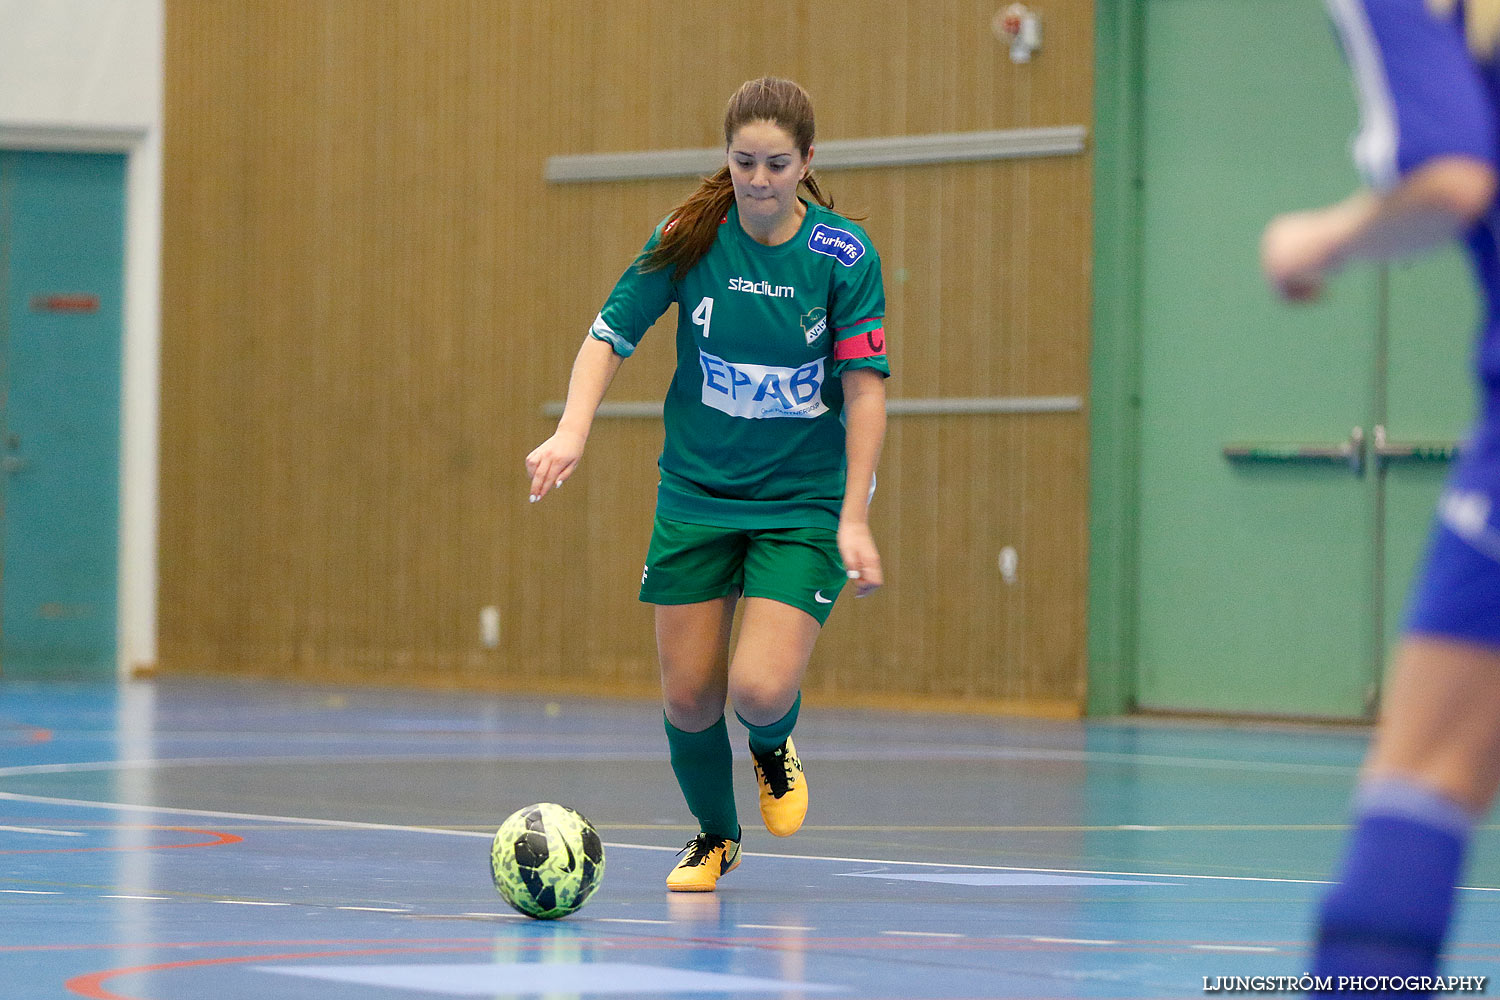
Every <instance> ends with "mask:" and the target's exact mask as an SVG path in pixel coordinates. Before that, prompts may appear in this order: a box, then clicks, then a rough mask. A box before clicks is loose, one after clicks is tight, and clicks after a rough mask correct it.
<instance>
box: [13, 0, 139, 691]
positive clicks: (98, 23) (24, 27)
mask: <svg viewBox="0 0 1500 1000" xmlns="http://www.w3.org/2000/svg"><path fill="white" fill-rule="evenodd" d="M163 4H164V0H0V147H5V148H10V149H54V150H56V149H75V150H109V151H116V152H124V153H127V154H129V155H128V167H127V172H126V192H125V196H126V217H125V229H126V232H125V320H124V322H125V330H124V338H125V340H124V344H123V347H124V353H123V379H124V382H123V385H122V387H121V388H122V390H123V391H122V394H121V442H120V465H121V469H120V589H119V592H120V607H119V667H120V670H121V672H122V673H127V674H128V673H129V672H130V671H132V670H133V669H135V668H137V667H146V666H152V665H154V664H155V663H156V589H157V562H156V537H157V502H158V498H157V488H156V483H157V465H158V449H157V440H158V435H157V428H158V425H159V414H160V405H159V397H160V378H159V373H160V357H161V308H160V302H161V204H162V199H161V177H162V171H161V132H162V75H163V56H164V51H163V46H164V42H163V24H164V20H165V14H164V10H163Z"/></svg>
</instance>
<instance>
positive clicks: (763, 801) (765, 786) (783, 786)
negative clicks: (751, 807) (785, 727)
mask: <svg viewBox="0 0 1500 1000" xmlns="http://www.w3.org/2000/svg"><path fill="white" fill-rule="evenodd" d="M751 756H752V757H754V758H755V783H756V784H757V785H759V786H760V818H761V819H763V820H765V821H766V829H767V830H770V831H771V832H772V833H774V834H776V836H778V837H790V836H791V835H792V834H794V833H796V832H797V831H798V830H800V829H801V828H802V818H803V817H804V816H806V815H807V775H805V774H803V773H802V762H801V761H800V760H798V759H797V748H796V746H794V745H793V744H792V740H791V737H787V741H786V742H785V743H783V744H781V746H779V747H777V748H776V749H775V750H772V751H770V752H769V753H755V752H753V751H752V752H751Z"/></svg>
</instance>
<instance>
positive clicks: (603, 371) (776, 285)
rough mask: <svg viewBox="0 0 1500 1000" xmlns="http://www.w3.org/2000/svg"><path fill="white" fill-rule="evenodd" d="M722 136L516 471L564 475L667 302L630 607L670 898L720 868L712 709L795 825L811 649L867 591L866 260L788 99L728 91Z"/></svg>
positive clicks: (730, 814) (719, 784) (721, 758)
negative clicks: (648, 650)
mask: <svg viewBox="0 0 1500 1000" xmlns="http://www.w3.org/2000/svg"><path fill="white" fill-rule="evenodd" d="M724 143H725V153H724V157H725V165H724V167H723V168H721V169H720V170H719V171H718V172H717V173H715V174H714V175H713V176H711V177H709V178H707V179H706V180H705V181H704V182H703V184H702V185H701V186H700V187H699V188H698V190H697V191H696V192H695V193H694V194H693V195H692V196H691V197H690V198H688V199H687V201H685V202H684V203H683V204H681V205H679V206H678V207H677V208H676V209H674V210H673V211H672V212H671V213H670V214H669V215H668V216H667V217H666V218H665V219H664V220H662V222H661V224H660V225H658V226H657V227H656V231H655V232H654V233H652V234H651V238H650V239H648V240H647V241H646V245H645V248H644V249H643V250H642V251H641V253H640V255H639V256H638V257H637V258H636V260H635V262H634V263H633V264H632V265H631V266H630V268H629V269H628V270H627V271H626V272H625V274H624V275H623V276H622V277H621V278H620V280H619V282H618V283H617V284H616V285H615V288H614V291H612V292H611V293H610V295H609V298H608V299H607V300H606V301H605V303H604V308H603V309H602V310H600V312H599V316H598V318H597V319H595V320H594V324H593V327H592V328H591V329H590V331H589V334H588V336H587V337H586V338H585V339H584V343H583V347H582V348H581V349H580V350H579V352H578V357H577V360H576V361H575V362H574V364H573V374H572V379H571V381H570V383H569V385H568V401H567V404H566V407H565V408H564V412H563V415H562V418H561V420H559V421H558V425H557V431H556V433H554V434H553V435H552V437H550V438H548V439H547V441H545V442H544V443H543V444H542V445H541V446H540V447H538V448H537V449H536V450H535V451H533V452H532V453H531V454H530V455H528V456H527V458H526V471H527V474H528V475H529V476H530V478H531V500H532V501H533V502H535V501H537V500H540V499H541V498H543V497H545V496H546V495H547V493H548V492H549V491H550V490H551V489H553V488H555V487H557V486H561V485H562V484H563V482H565V481H566V480H567V479H568V477H569V476H571V475H572V474H573V471H574V470H575V469H576V468H577V466H578V461H579V459H580V458H581V457H582V455H583V449H584V443H585V441H586V440H587V439H588V435H589V428H590V426H591V424H592V421H593V418H594V414H595V411H596V410H597V409H598V406H599V403H600V401H601V400H602V399H603V397H604V393H605V390H606V389H607V388H608V386H609V383H610V380H611V379H612V378H613V377H614V374H615V372H616V371H618V370H619V367H620V364H621V363H622V362H623V361H624V359H625V358H627V357H629V356H630V354H631V353H632V352H633V351H634V350H635V347H636V345H637V344H638V343H639V342H640V340H641V338H642V337H643V336H644V335H645V333H646V331H647V329H649V328H650V327H651V325H652V324H653V323H655V322H656V320H657V319H658V317H660V316H661V315H662V313H663V312H665V311H666V309H667V307H668V306H669V305H671V304H672V303H673V302H675V303H677V368H676V372H675V374H674V375H673V378H672V384H671V386H670V387H669V388H668V390H667V398H666V404H665V406H664V419H665V424H666V441H665V445H664V446H663V449H662V454H661V460H660V463H659V466H660V472H661V483H660V486H659V487H658V491H657V505H656V521H655V525H654V527H653V530H652V534H651V543H650V546H649V549H648V551H647V555H646V566H645V569H644V571H643V572H642V574H641V593H640V597H641V600H642V601H645V602H647V603H650V604H654V605H655V606H656V644H657V652H658V656H659V659H660V661H661V680H662V695H663V701H664V702H665V708H666V710H665V716H666V719H665V722H666V730H667V743H668V746H669V748H670V751H671V759H672V769H673V772H674V773H675V774H676V776H677V782H678V785H679V786H680V787H681V789H682V793H683V797H684V798H685V799H686V800H687V804H688V808H689V809H690V810H691V811H692V813H693V815H694V816H695V817H696V818H697V820H698V823H699V829H700V832H699V834H698V835H697V836H696V837H694V838H693V840H691V841H689V843H688V845H687V847H686V848H684V850H683V854H684V857H683V858H682V861H681V862H680V863H679V864H678V865H677V867H676V868H674V869H673V870H672V872H671V874H670V875H668V877H667V886H668V888H670V889H672V890H674V891H679V892H711V891H713V890H714V889H715V888H716V886H717V884H718V879H719V877H720V876H721V875H724V874H725V873H727V872H729V871H730V870H732V869H733V868H735V867H736V866H737V865H738V864H739V859H740V840H741V832H742V831H741V829H740V825H739V821H738V818H737V816H736V812H735V803H734V787H733V781H732V773H731V756H730V743H729V732H728V728H727V725H726V723H725V719H724V709H725V702H726V699H728V700H729V701H731V702H733V704H734V708H735V711H736V713H737V714H738V716H739V719H740V721H741V722H742V723H744V724H745V727H746V728H747V729H748V730H749V742H750V752H751V755H752V756H753V758H754V762H755V763H754V766H755V775H756V781H757V784H758V786H759V789H760V812H761V818H762V819H763V820H764V822H765V825H766V828H767V829H769V830H770V831H771V832H772V833H774V834H776V835H777V836H782V837H785V836H789V835H791V834H792V833H794V832H796V830H797V829H798V828H799V827H801V825H802V821H803V818H804V816H805V815H806V813H807V802H808V798H807V775H806V773H805V771H804V769H803V767H802V762H801V760H800V759H799V758H798V756H797V752H796V746H795V744H794V743H793V742H792V739H791V735H792V729H793V727H794V726H795V725H796V722H797V715H798V710H799V708H800V706H801V701H802V699H801V693H800V692H801V685H802V677H803V674H804V672H805V671H806V669H807V664H808V660H809V658H810V657H811V655H812V650H813V644H814V643H815V642H816V640H817V637H818V633H819V631H820V630H821V628H822V626H823V623H824V622H825V621H826V620H827V618H828V614H829V612H830V611H831V610H832V608H833V604H834V601H835V600H836V599H837V598H838V595H839V592H840V589H841V588H842V587H843V586H844V584H845V583H846V582H847V581H848V580H852V581H853V582H854V586H855V589H856V591H857V592H858V593H859V595H860V596H863V595H864V594H865V593H868V592H869V591H871V590H873V589H874V588H876V587H878V586H880V585H881V583H882V576H881V569H880V555H879V552H878V551H877V550H876V547H875V542H874V540H873V538H872V536H871V534H870V526H869V504H870V496H871V493H872V492H873V490H874V482H875V465H876V462H877V460H878V458H879V455H880V447H881V443H882V441H883V439H884V436H885V383H884V379H885V377H886V376H888V375H889V374H890V369H889V366H888V365H887V363H886V351H885V332H884V315H885V292H884V288H883V286H882V283H881V275H880V258H879V256H878V255H877V254H876V252H875V248H874V246H872V245H871V243H870V238H869V236H868V235H866V234H865V232H864V230H863V229H861V228H860V227H859V226H857V225H855V224H854V223H853V222H851V221H850V220H848V219H846V218H844V217H843V216H841V215H837V214H835V213H834V212H833V211H832V202H830V201H828V200H827V199H826V198H825V197H824V195H823V193H822V191H821V190H820V188H819V186H818V183H817V181H816V180H815V179H814V177H813V176H812V174H811V172H810V171H811V167H812V158H813V110H812V103H811V101H810V100H809V99H808V96H807V94H806V92H804V91H803V90H802V88H801V87H799V86H797V85H796V84H795V83H793V82H791V81H790V80H781V79H775V78H763V79H759V80H751V81H750V82H748V83H746V84H744V85H743V86H742V87H740V89H739V90H738V91H737V92H736V93H735V94H734V96H733V97H732V98H731V99H730V101H729V107H728V109H727V110H726V112H725V115H724ZM799 189H803V190H805V191H806V192H807V194H808V195H809V196H810V198H811V200H810V201H809V200H804V199H803V198H801V197H799V196H798V191H799ZM741 598H743V605H744V609H743V614H742V618H741V621H740V632H739V640H738V642H737V643H736V644H735V646H734V649H733V651H732V653H731V650H730V642H729V639H730V628H731V625H732V622H733V618H734V613H735V607H736V605H737V604H739V603H740V602H741Z"/></svg>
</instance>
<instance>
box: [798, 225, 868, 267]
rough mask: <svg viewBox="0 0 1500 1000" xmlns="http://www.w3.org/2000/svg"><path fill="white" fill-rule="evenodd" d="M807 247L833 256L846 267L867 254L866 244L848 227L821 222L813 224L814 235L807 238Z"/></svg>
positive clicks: (851, 265) (815, 251)
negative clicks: (836, 227)
mask: <svg viewBox="0 0 1500 1000" xmlns="http://www.w3.org/2000/svg"><path fill="white" fill-rule="evenodd" d="M807 248H808V249H809V250H812V251H813V252H814V253H821V254H825V255H827V256H829V257H832V258H833V259H834V260H836V261H838V262H839V263H840V264H843V265H844V266H845V267H853V266H854V265H855V264H857V263H858V262H859V259H860V258H861V257H863V256H864V255H865V245H864V244H863V243H861V242H860V241H859V237H857V236H855V235H854V234H853V233H851V232H849V230H847V229H835V228H833V227H832V226H825V225H823V224H822V223H821V222H820V223H818V224H817V225H816V226H813V231H812V235H811V236H809V237H808V238H807Z"/></svg>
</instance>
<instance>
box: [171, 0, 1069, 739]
mask: <svg viewBox="0 0 1500 1000" xmlns="http://www.w3.org/2000/svg"><path fill="white" fill-rule="evenodd" d="M995 7H996V4H995V3H994V2H991V3H977V2H972V0H948V2H934V3H923V4H914V3H898V2H890V0H885V2H872V3H867V4H861V5H851V4H843V3H837V2H834V0H803V2H798V3H790V4H786V5H783V6H782V7H781V8H779V9H780V10H782V11H784V12H785V13H784V16H782V17H779V18H760V17H756V18H751V17H745V16H741V15H739V14H736V13H734V12H732V11H727V10H726V9H725V8H723V7H722V6H721V5H718V4H714V3H710V2H707V0H677V2H673V3H667V2H664V0H633V2H626V3H612V4H605V3H599V2H596V0H589V2H585V0H567V2H558V3H541V2H519V0H516V2H509V3H502V2H495V0H429V2H424V3H420V4H419V3H411V2H397V0H384V2H372V0H360V2H355V0H295V2H294V0H259V2H253V3H252V2H248V0H242V2H236V3H227V4H201V3H193V2H188V0H169V3H168V11H167V58H168V71H167V129H166V220H165V222H166V225H165V250H164V253H165V261H164V263H165V289H164V327H165V329H164V334H165V336H164V348H163V451H162V456H163V457H162V460H163V469H162V504H163V507H162V524H161V528H162V530H161V546H162V551H161V566H162V593H161V635H160V649H161V668H162V669H163V670H169V671H213V672H221V673H233V674H257V675H258V674H277V675H282V676H293V677H304V678H309V679H344V680H349V679H361V680H367V681H371V682H377V683H421V684H434V685H443V684H446V685H464V686H511V687H518V688H532V689H547V690H596V689H597V690H606V691H618V692H633V693H649V692H651V691H654V689H655V685H656V668H655V657H654V650H653V638H652V633H651V613H650V609H649V608H647V607H645V606H643V605H640V604H638V603H637V602H636V600H635V596H634V595H635V586H636V584H637V583H638V580H639V566H640V563H641V561H642V559H643V557H644V552H645V545H646V540H647V537H648V534H649V529H650V517H651V511H652V507H653V503H654V490H655V478H656V477H655V468H654V464H655V459H656V455H657V452H658V450H659V448H660V444H661V429H660V426H659V424H657V423H655V422H652V421H631V420H616V421H600V422H599V423H598V424H597V425H596V431H595V434H594V437H593V439H592V440H591V442H590V447H589V452H588V454H587V456H586V458H585V463H584V466H583V468H582V469H581V471H580V473H579V475H578V476H577V477H575V479H574V480H573V481H572V482H571V483H570V484H569V486H568V487H567V488H565V489H564V490H562V491H561V492H560V493H558V494H557V495H556V497H555V498H549V500H548V501H547V502H546V503H543V504H538V505H535V506H532V505H529V504H527V502H526V487H525V481H524V478H523V476H522V470H521V462H522V458H523V457H524V455H525V454H526V452H527V451H528V450H530V448H532V447H534V446H535V445H536V444H537V443H539V442H540V441H541V440H542V439H543V438H544V437H545V436H546V435H547V434H548V433H549V432H550V430H551V421H550V420H547V419H545V418H543V417H542V416H541V414H540V407H541V404H542V403H543V402H544V401H546V400H554V399H560V398H561V397H562V395H563V392H564V390H565V387H566V380H567V373H568V368H569V365H570V364H571V361H572V357H573V354H574V352H575V351H576V349H577V347H578V344H579V343H580V342H581V340H582V337H583V335H584V331H585V330H586V329H587V326H588V324H589V322H590V321H591V320H592V319H593V316H594V313H595V312H596V311H597V309H598V306H599V304H600V303H601V302H602V300H603V297H604V295H605V294H606V293H607V292H608V290H609V288H610V286H611V285H612V284H613V282H614V280H615V279H616V278H617V277H618V275H619V273H620V271H621V270H622V269H623V268H624V267H625V266H626V265H627V264H628V263H629V261H630V259H631V258H632V256H633V255H634V253H635V252H636V251H637V250H638V248H639V246H640V244H641V243H642V242H643V240H644V238H645V237H646V235H647V234H648V233H649V232H650V229H651V227H652V225H653V224H654V223H655V221H656V220H657V219H659V218H660V217H661V216H662V215H664V214H665V213H666V212H667V211H668V210H669V209H670V208H671V206H672V205H673V204H675V203H676V202H677V201H679V200H680V199H681V198H682V197H683V196H685V194H686V193H687V192H688V191H689V189H690V188H691V183H685V182H681V181H650V182H627V183H607V184H592V185H547V184H545V183H544V182H543V181H542V167H543V162H544V160H545V158H546V157H547V156H549V155H556V154H569V153H587V152H611V151H623V150H636V149H661V148H678V147H698V146H708V145H715V144H717V143H719V142H721V141H722V137H721V135H720V134H719V133H720V129H721V126H722V115H723V106H724V102H725V100H726V99H727V97H728V95H729V94H730V93H731V92H732V91H733V90H734V88H735V87H736V86H737V85H738V84H739V83H740V82H741V81H743V80H744V79H747V78H750V77H753V76H757V75H761V74H763V73H777V74H782V75H788V76H792V77H794V78H796V79H798V80H799V81H801V82H802V83H803V84H804V85H805V86H806V87H807V88H808V89H809V91H810V92H811V93H812V95H813V97H814V100H815V103H816V105H817V109H818V117H819V126H820V136H822V137H824V138H860V137H867V136H879V135H892V134H918V133H931V132H949V131H967V130H976V129H992V128H1009V127H1023V126H1038V125H1069V124H1084V125H1088V124H1090V123H1091V121H1092V110H1091V91H1092V64H1093V42H1092V31H1093V23H1092V16H1093V15H1092V5H1091V4H1090V3H1088V2H1087V0H1058V2H1056V3H1054V4H1052V5H1049V6H1048V7H1047V8H1046V9H1045V11H1044V14H1045V17H1046V23H1045V39H1046V48H1045V49H1044V50H1043V52H1042V53H1040V54H1039V55H1038V57H1037V58H1036V60H1035V61H1034V62H1033V63H1031V64H1029V65H1026V66H1015V65H1012V64H1011V63H1010V62H1009V60H1008V58H1007V56H1006V52H1005V49H1004V47H1003V46H1002V45H1001V44H999V43H998V42H997V41H996V40H995V39H994V37H993V36H992V34H991V33H990V28H989V22H990V18H991V17H992V16H993V14H994V11H995ZM823 181H824V184H825V185H826V187H827V188H828V189H829V190H830V191H831V192H832V193H833V194H834V196H835V198H836V199H837V201H838V206H839V208H840V209H841V210H843V211H847V212H851V213H854V214H867V215H868V219H867V221H866V223H865V225H866V228H867V229H868V230H869V232H870V234H871V236H872V238H873V240H874V242H875V245H876V246H877V248H878V249H879V250H880V253H881V256H882V259H883V261H884V264H885V274H886V282H887V295H888V298H889V315H888V319H887V329H888V331H889V334H890V342H891V344H892V355H891V356H892V362H893V367H894V368H895V370H896V374H897V377H896V378H895V379H893V380H892V382H891V383H890V389H891V392H892V395H893V396H905V397H930V396H991V395H1077V396H1086V394H1087V382H1088V362H1087V359H1088V321H1089V317H1088V302H1089V261H1090V255H1091V245H1090V221H1089V220H1090V173H1089V158H1088V157H1087V156H1077V157H1068V158H1049V159H1037V160H1021V161H1009V162H1001V163H987V164H968V165H950V166H931V167H913V168H902V169H881V170H847V171H832V172H828V173H826V174H825V175H824V176H823ZM672 316H673V314H672V313H671V312H669V313H668V316H667V317H666V318H665V319H664V321H663V323H662V324H661V325H660V326H659V327H658V329H657V330H656V331H655V332H653V334H652V335H651V336H649V337H648V338H647V341H646V343H645V344H644V345H643V346H642V348H641V350H640V351H639V352H638V353H637V355H636V356H635V357H634V358H632V359H631V361H630V363H629V364H627V365H625V366H624V368H623V369H622V371H621V374H620V377H619V378H618V379H617V381H616V384H615V386H614V388H613V390H612V391H611V394H610V398H611V399H613V400H632V399H651V400H654V399H660V398H661V396H662V394H663V392H664V389H665V385H666V382H667V379H668V378H669V376H670V372H671V368H672V357H671V351H672V338H671V335H670V329H671V327H670V323H671V321H672ZM1086 463H1087V440H1086V418H1085V416H1084V414H1081V413H1079V414H1058V415H1034V416H982V417H904V418H895V419H893V420H892V423H891V430H890V435H889V439H888V443H887V449H886V457H885V460H884V462H883V464H882V467H881V485H880V493H879V496H878V498H877V505H876V512H875V527H876V531H877V540H878V541H879V543H880V544H881V546H882V551H883V554H884V557H885V559H886V562H887V566H888V569H889V572H890V576H891V584H890V586H889V587H887V588H886V590H885V591H884V592H882V593H881V594H879V595H878V596H876V597H873V598H870V599H868V600H866V601H859V602H854V601H847V602H843V603H841V606H840V608H839V609H838V610H837V611H836V612H835V615H834V617H833V619H832V625H831V627H830V628H829V629H828V630H827V633H826V635H825V636H824V638H823V640H822V642H821V643H820V648H819V651H818V653H817V656H816V660H815V664H814V668H813V673H812V674H811V675H810V678H809V682H808V690H809V693H810V697H813V698H817V697H827V698H829V699H834V698H837V699H839V700H842V701H845V702H850V703H857V702H869V703H884V702H890V703H910V700H911V698H913V697H920V698H923V699H926V700H927V701H929V702H930V703H951V704H958V703H962V704H965V705H969V706H977V707H981V708H991V709H1005V708H1019V709H1023V710H1032V711H1047V712H1054V713H1063V714H1066V713H1068V712H1073V711H1077V710H1078V709H1079V707H1080V706H1081V705H1082V685H1083V677H1084V641H1083V634H1084V632H1083V614H1084V607H1083V599H1084V585H1085V574H1086V565H1085V562H1086V544H1087V539H1086V530H1085V529H1086V526H1085V524H1084V518H1085V503H1086V492H1087V490H1086V482H1085V474H1086ZM1004 545H1012V546H1014V547H1016V548H1017V550H1018V552H1019V553H1020V577H1019V579H1018V581H1017V582H1016V583H1015V584H1013V585H1007V584H1005V583H1003V582H1002V581H1001V580H1000V578H999V574H998V571H997V569H996V558H997V555H998V552H999V550H1000V548H1001V547H1003V546H1004ZM485 605H495V606H497V607H499V609H500V613H501V628H502V635H501V642H500V645H499V646H498V648H496V649H486V648H484V647H483V646H481V645H480V643H479V633H478V614H479V609H480V608H481V607H483V606H485Z"/></svg>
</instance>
